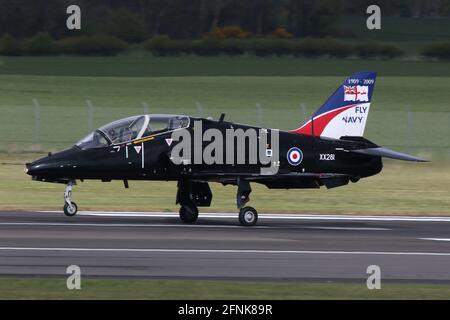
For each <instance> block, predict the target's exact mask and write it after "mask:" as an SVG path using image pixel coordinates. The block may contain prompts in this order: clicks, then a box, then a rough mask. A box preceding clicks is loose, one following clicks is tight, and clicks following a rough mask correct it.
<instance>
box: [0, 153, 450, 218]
mask: <svg viewBox="0 0 450 320" xmlns="http://www.w3.org/2000/svg"><path fill="white" fill-rule="evenodd" d="M1 157H2V158H3V160H0V163H1V164H0V209H2V210H3V209H12V210H45V209H48V210H61V207H62V204H63V203H62V200H61V199H62V193H63V190H64V186H63V185H60V184H51V183H43V182H34V181H31V179H30V177H29V176H27V175H26V174H25V173H24V172H23V169H24V167H23V165H21V164H20V163H23V162H25V161H28V160H31V159H32V158H35V157H37V155H35V154H25V155H5V154H3V155H2V156H1ZM449 168H450V167H449V165H448V164H447V163H418V164H415V163H403V162H396V161H386V163H385V169H384V170H383V172H382V173H381V174H379V175H377V176H374V177H371V178H368V179H363V180H361V181H360V182H358V183H356V184H349V185H347V186H344V187H340V188H336V189H330V190H327V189H324V188H322V189H319V190H316V189H312V190H307V189H305V190H270V189H267V188H266V187H264V186H261V185H258V184H254V185H253V193H252V196H251V199H252V201H251V205H252V206H254V207H256V208H258V210H259V211H260V212H266V213H267V212H274V213H279V212H283V213H304V214H308V213H319V214H320V213H324V214H326V213H330V212H331V213H342V214H406V215H450V194H449V193H448V190H450V170H449ZM211 187H212V191H213V203H212V207H211V208H203V209H201V210H203V211H204V212H205V211H206V212H213V211H219V212H220V211H222V212H223V211H226V212H235V211H236V207H235V204H234V199H235V193H236V188H235V187H233V186H226V187H224V186H222V185H220V184H215V183H212V184H211ZM175 195H176V183H174V182H154V181H147V182H142V181H131V182H130V189H123V185H122V183H121V182H119V181H114V182H111V183H102V182H99V181H85V182H83V183H79V185H78V186H76V187H75V189H74V196H73V199H74V200H75V201H76V202H77V204H78V206H79V208H80V210H112V211H117V210H131V211H152V210H156V211H170V212H172V211H178V206H176V205H175Z"/></svg>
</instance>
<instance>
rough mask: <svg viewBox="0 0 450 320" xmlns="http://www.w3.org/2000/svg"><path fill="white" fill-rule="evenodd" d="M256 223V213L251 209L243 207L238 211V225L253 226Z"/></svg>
mask: <svg viewBox="0 0 450 320" xmlns="http://www.w3.org/2000/svg"><path fill="white" fill-rule="evenodd" d="M257 221H258V211H256V209H255V208H253V207H244V208H242V209H241V210H240V211H239V223H240V224H241V225H243V226H254V225H255V224H256V222H257Z"/></svg>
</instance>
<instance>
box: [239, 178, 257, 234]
mask: <svg viewBox="0 0 450 320" xmlns="http://www.w3.org/2000/svg"><path fill="white" fill-rule="evenodd" d="M237 183H238V191H237V195H236V204H237V207H238V209H239V223H240V224H241V225H243V226H254V225H255V224H256V222H258V211H256V209H255V208H253V207H244V205H245V204H246V203H247V202H249V201H250V193H251V192H252V188H251V187H250V183H249V182H248V181H247V180H242V179H240V178H239V179H238V181H237Z"/></svg>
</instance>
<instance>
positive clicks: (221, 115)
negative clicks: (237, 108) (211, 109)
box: [219, 113, 225, 122]
mask: <svg viewBox="0 0 450 320" xmlns="http://www.w3.org/2000/svg"><path fill="white" fill-rule="evenodd" d="M223 119H225V113H221V114H220V118H219V122H223Z"/></svg>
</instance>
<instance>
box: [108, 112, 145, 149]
mask: <svg viewBox="0 0 450 320" xmlns="http://www.w3.org/2000/svg"><path fill="white" fill-rule="evenodd" d="M144 122H145V117H144V116H136V117H129V118H125V119H121V120H118V121H114V122H112V123H109V124H107V125H105V126H103V127H101V128H100V129H99V130H100V131H101V132H103V133H104V134H105V135H106V136H107V137H108V138H109V140H110V141H111V143H112V144H117V143H122V142H127V141H130V140H133V139H136V137H137V136H138V134H139V132H140V131H141V129H142V126H143V125H144Z"/></svg>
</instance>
